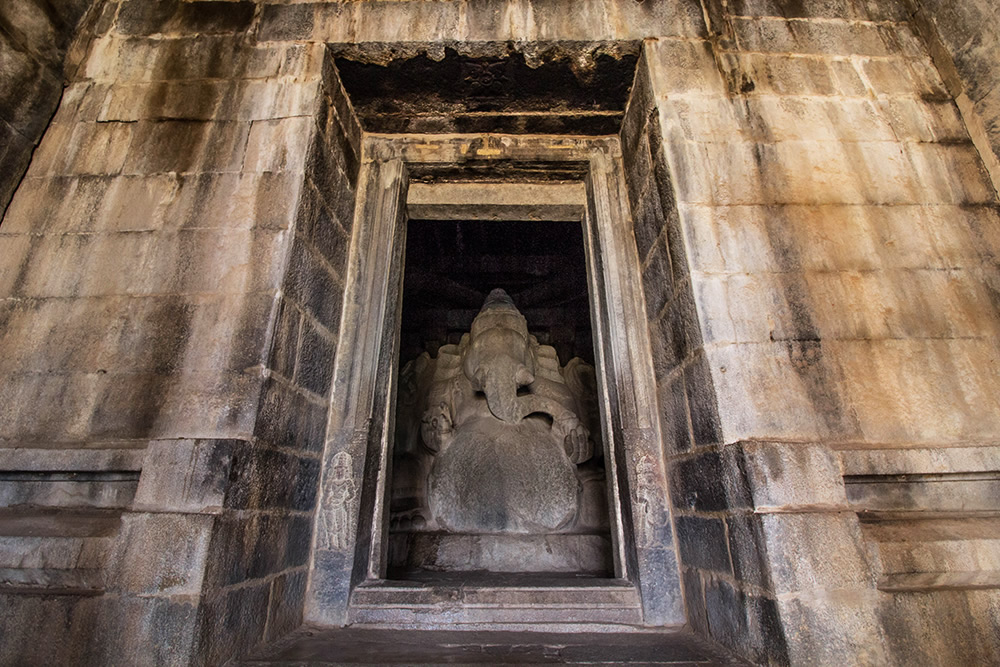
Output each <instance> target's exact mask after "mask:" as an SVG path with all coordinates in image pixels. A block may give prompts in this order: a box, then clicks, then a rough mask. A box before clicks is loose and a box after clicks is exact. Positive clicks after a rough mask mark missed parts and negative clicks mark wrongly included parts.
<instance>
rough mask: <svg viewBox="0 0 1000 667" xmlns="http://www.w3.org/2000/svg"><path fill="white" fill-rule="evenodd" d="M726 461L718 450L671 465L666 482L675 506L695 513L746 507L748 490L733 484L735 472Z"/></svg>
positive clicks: (676, 461)
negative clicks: (667, 481) (732, 479)
mask: <svg viewBox="0 0 1000 667" xmlns="http://www.w3.org/2000/svg"><path fill="white" fill-rule="evenodd" d="M727 463H728V462H724V461H723V460H722V457H721V456H720V454H719V452H717V451H708V452H701V453H698V454H693V455H691V456H688V457H684V458H680V459H675V460H674V461H673V462H672V463H671V465H670V468H669V483H668V485H667V486H668V488H669V489H670V498H671V501H672V502H673V506H674V507H675V508H678V509H683V510H686V511H693V512H719V511H723V510H727V509H731V508H733V507H746V506H747V505H748V501H749V498H748V497H747V493H746V490H745V489H742V488H740V486H741V485H737V484H734V483H732V481H731V480H730V478H731V477H732V476H733V472H732V470H731V468H730V467H728V466H727ZM734 492H735V493H734Z"/></svg>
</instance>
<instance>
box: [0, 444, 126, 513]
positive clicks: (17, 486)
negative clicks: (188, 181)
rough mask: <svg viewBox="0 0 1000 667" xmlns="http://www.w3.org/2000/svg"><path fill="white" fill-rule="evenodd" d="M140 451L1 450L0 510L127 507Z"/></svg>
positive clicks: (122, 449)
mask: <svg viewBox="0 0 1000 667" xmlns="http://www.w3.org/2000/svg"><path fill="white" fill-rule="evenodd" d="M144 453H145V452H144V450H143V449H137V448H124V447H122V448H111V449H67V448H60V449H41V448H0V508H3V507H18V506H33V507H108V508H122V509H124V508H127V507H128V506H129V505H130V504H131V503H132V500H133V498H134V497H135V492H136V488H137V487H138V484H139V472H140V470H141V468H142V461H143V456H144Z"/></svg>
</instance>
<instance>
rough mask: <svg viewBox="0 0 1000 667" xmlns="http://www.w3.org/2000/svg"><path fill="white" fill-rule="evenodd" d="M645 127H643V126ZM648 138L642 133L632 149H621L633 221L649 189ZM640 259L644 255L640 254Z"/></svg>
mask: <svg viewBox="0 0 1000 667" xmlns="http://www.w3.org/2000/svg"><path fill="white" fill-rule="evenodd" d="M644 127H645V126H644ZM648 144H649V137H648V135H647V133H646V132H643V133H642V134H641V135H639V137H638V138H637V139H636V140H635V145H634V147H632V148H630V149H629V148H627V147H625V146H623V147H622V167H623V168H624V170H625V185H626V187H627V188H628V201H629V207H630V209H631V211H632V217H633V220H634V219H635V218H636V216H637V215H638V213H639V208H640V206H641V204H642V201H641V199H642V197H643V196H645V194H646V192H647V191H648V190H649V188H650V183H651V181H652V173H653V164H652V162H650V159H649V146H648ZM639 257H640V259H643V258H645V255H644V254H642V253H640V255H639Z"/></svg>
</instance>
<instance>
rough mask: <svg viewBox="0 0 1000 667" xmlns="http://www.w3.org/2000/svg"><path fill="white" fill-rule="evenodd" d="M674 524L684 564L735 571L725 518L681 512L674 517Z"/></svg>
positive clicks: (726, 571)
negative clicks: (689, 514)
mask: <svg viewBox="0 0 1000 667" xmlns="http://www.w3.org/2000/svg"><path fill="white" fill-rule="evenodd" d="M674 527H675V528H676V530H677V547H678V550H679V553H680V557H681V563H682V564H683V565H684V567H696V568H699V569H702V570H709V571H711V572H718V573H720V574H727V575H731V574H732V573H733V565H732V562H731V560H730V557H729V541H728V539H727V537H726V524H725V522H724V521H722V520H721V519H709V518H703V517H697V516H687V515H682V516H677V517H675V518H674Z"/></svg>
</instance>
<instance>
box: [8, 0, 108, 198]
mask: <svg viewBox="0 0 1000 667" xmlns="http://www.w3.org/2000/svg"><path fill="white" fill-rule="evenodd" d="M93 4H94V2H93V0H66V1H65V2H49V1H48V0H10V1H9V2H5V3H3V6H0V217H2V216H3V211H4V209H6V208H7V204H9V203H10V198H11V197H12V196H13V194H14V190H15V188H17V184H18V183H19V182H20V180H21V177H22V176H24V172H25V170H26V169H27V168H28V162H29V161H30V160H31V152H32V151H33V150H34V148H35V146H37V145H38V141H39V140H40V139H41V138H42V133H43V132H44V131H45V128H46V126H47V125H48V123H49V120H50V119H51V118H52V114H54V113H55V111H56V107H57V106H58V105H59V97H60V95H62V90H63V76H64V69H66V70H69V71H68V72H67V74H70V75H72V69H73V67H74V65H75V64H76V63H78V62H79V59H80V57H81V56H82V53H83V51H84V48H85V44H86V42H87V40H88V38H89V37H90V36H91V34H92V31H93V30H94V29H96V27H97V26H96V23H97V22H98V21H100V19H101V17H100V14H99V12H90V15H89V16H88V10H89V9H90V7H91V6H92V5H93ZM85 16H87V17H88V18H87V19H86V20H85V18H84V17H85ZM81 24H82V25H81ZM78 27H79V32H78ZM74 38H77V39H76V41H77V44H76V47H75V48H74V49H72V52H71V53H70V54H69V58H67V52H68V51H70V50H71V49H70V47H71V44H72V43H73V41H74Z"/></svg>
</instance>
